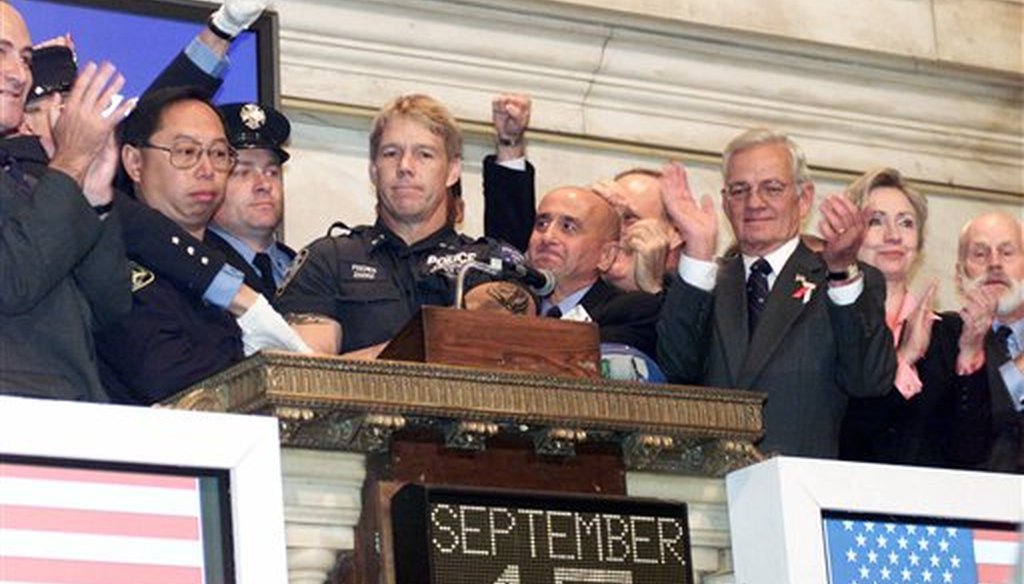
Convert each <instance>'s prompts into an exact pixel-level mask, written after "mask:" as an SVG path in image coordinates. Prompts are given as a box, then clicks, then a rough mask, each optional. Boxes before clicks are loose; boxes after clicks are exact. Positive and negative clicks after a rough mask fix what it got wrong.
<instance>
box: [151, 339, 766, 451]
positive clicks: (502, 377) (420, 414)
mask: <svg viewBox="0 0 1024 584" xmlns="http://www.w3.org/2000/svg"><path fill="white" fill-rule="evenodd" d="M762 401H763V396H762V395H761V394H757V393H753V392H747V391H737V390H727V389H717V388H706V387H691V386H678V385H660V384H642V383H633V382H618V381H606V380H594V379H573V378H562V377H552V376H544V375H537V374H530V373H517V372H506V371H490V370H482V369H472V368H468V367H454V366H443V365H430V364H422V363H407V362H396V361H355V360H347V359H342V358H340V357H321V356H317V357H311V356H302V355H296V354H291V353H272V352H271V353H260V354H257V355H255V356H253V357H251V358H249V359H247V360H245V361H243V362H242V363H239V364H238V365H236V366H234V367H232V368H230V369H228V370H226V371H223V372H222V373H220V374H218V375H215V376H213V377H211V378H209V379H207V380H205V381H203V382H201V383H199V384H197V385H195V386H193V387H192V388H190V389H188V390H186V391H184V392H182V393H180V394H178V395H177V396H175V397H174V398H172V399H171V400H169V402H167V404H166V405H170V406H172V407H179V408H185V409H196V408H202V409H207V410H210V409H222V410H223V411H228V412H238V413H253V414H266V415H274V416H277V417H278V418H279V420H280V424H281V440H282V444H283V445H285V446H298V447H305V448H326V449H341V450H362V451H379V450H382V449H386V448H387V444H388V440H389V439H390V436H391V434H392V433H394V432H396V431H399V430H402V429H403V428H405V427H406V426H409V427H421V426H426V427H434V428H436V429H438V430H440V431H441V433H443V434H444V435H445V436H446V438H447V443H448V445H449V447H453V448H465V449H479V448H482V447H483V445H482V444H483V442H485V441H486V439H487V438H489V437H491V436H493V435H496V434H498V433H502V432H504V433H509V432H511V433H519V434H524V435H529V436H530V437H532V438H533V439H534V441H535V443H537V444H539V445H541V446H539V447H540V448H541V450H542V451H546V452H547V453H549V454H559V453H563V454H566V455H571V454H572V451H573V449H572V445H573V444H575V443H579V442H581V441H607V440H613V441H619V442H622V443H623V444H624V446H625V447H627V448H628V449H629V450H631V451H632V452H634V453H635V454H638V455H639V454H640V453H641V452H643V453H644V454H643V455H639V456H635V457H634V458H635V460H636V463H637V464H638V465H639V466H648V465H649V464H650V463H652V462H653V459H654V458H656V457H654V456H653V454H654V453H664V452H670V451H678V450H679V448H681V447H682V446H684V445H686V446H690V447H691V449H690V456H691V457H692V456H693V454H694V451H693V450H692V448H693V447H695V445H701V444H704V443H709V442H710V443H713V444H714V447H713V450H714V452H715V453H716V454H717V455H716V456H714V457H713V458H715V459H716V462H715V464H716V465H717V464H721V463H722V456H721V454H722V453H723V452H724V451H730V452H731V453H732V454H733V456H735V454H737V453H742V452H746V451H745V450H744V448H739V449H738V450H736V449H735V448H727V447H726V446H725V445H727V444H730V443H736V444H740V445H750V444H752V443H753V442H754V441H756V440H757V438H759V437H760V435H761V431H762V417H761V404H762ZM556 446H557V447H558V448H555V447H556ZM706 448H711V446H710V445H709V446H708V447H706ZM706 448H705V449H706ZM723 448H724V449H725V450H724V451H723V450H722V449H723ZM751 448H752V447H751ZM726 458H732V456H729V457H726ZM688 466H702V465H701V464H700V463H699V462H698V461H695V460H691V461H690V462H689V463H688Z"/></svg>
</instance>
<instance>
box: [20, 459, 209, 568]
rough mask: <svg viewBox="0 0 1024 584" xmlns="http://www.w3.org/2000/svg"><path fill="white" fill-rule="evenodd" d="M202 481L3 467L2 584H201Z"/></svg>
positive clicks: (92, 471)
mask: <svg viewBox="0 0 1024 584" xmlns="http://www.w3.org/2000/svg"><path fill="white" fill-rule="evenodd" d="M200 512H201V506H200V493H199V479H197V478H195V477H187V476H169V475H160V474H146V473H138V472H121V471H109V470H92V469H75V468H63V467H56V466H43V465H32V464H12V463H0V584H30V583H31V584H43V583H46V584H121V583H124V584H129V583H131V584H136V583H138V582H161V583H167V584H203V582H204V580H205V578H204V575H203V573H204V566H203V545H202V529H201V523H200Z"/></svg>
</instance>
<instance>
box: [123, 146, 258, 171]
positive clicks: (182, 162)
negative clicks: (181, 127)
mask: <svg viewBox="0 0 1024 584" xmlns="http://www.w3.org/2000/svg"><path fill="white" fill-rule="evenodd" d="M139 147H140V148H152V149H153V150H163V151H164V152H167V153H168V154H170V155H171V166H173V167H174V168H177V169H179V170H189V169H191V168H195V166H196V165H197V164H199V159H200V158H202V156H203V152H205V153H206V156H207V157H208V158H209V159H210V166H212V167H213V168H214V170H220V171H228V170H231V168H232V167H233V166H234V165H235V161H237V160H238V152H235V149H234V148H232V147H231V145H230V144H228V143H227V141H225V140H214V141H213V142H212V143H210V145H209V146H207V147H206V148H205V149H204V148H203V144H202V143H201V142H197V141H195V140H189V139H178V140H175V141H174V143H173V144H171V146H170V147H169V148H168V147H167V146H158V145H156V144H150V143H149V142H146V143H143V144H141V145H140V146H139Z"/></svg>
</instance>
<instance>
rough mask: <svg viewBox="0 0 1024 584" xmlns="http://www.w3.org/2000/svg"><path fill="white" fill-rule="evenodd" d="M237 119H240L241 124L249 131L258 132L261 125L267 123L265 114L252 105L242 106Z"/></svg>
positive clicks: (261, 109) (259, 108) (258, 107)
mask: <svg viewBox="0 0 1024 584" xmlns="http://www.w3.org/2000/svg"><path fill="white" fill-rule="evenodd" d="M238 117H240V118H242V123H243V124H245V127H247V128H249V129H250V130H258V129H260V128H262V127H263V124H265V123H267V114H266V112H264V111H263V108H261V107H260V106H258V105H256V104H254V103H247V104H245V105H243V106H242V109H241V110H240V111H239V112H238Z"/></svg>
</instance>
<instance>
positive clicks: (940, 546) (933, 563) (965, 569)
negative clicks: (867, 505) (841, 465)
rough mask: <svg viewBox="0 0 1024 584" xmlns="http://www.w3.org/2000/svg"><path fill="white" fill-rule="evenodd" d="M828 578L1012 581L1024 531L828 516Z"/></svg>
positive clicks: (949, 583) (905, 583) (840, 583)
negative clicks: (1021, 532)
mask: <svg viewBox="0 0 1024 584" xmlns="http://www.w3.org/2000/svg"><path fill="white" fill-rule="evenodd" d="M824 522H825V526H824V527H825V548H826V553H827V555H828V574H829V584H889V583H892V584H897V583H898V584H1011V580H1012V578H1013V572H1014V566H1015V564H1016V561H1017V558H1018V554H1019V546H1020V534H1019V533H1017V532H1016V531H1015V530H1014V529H1012V528H1010V527H1007V528H1005V529H991V528H989V529H974V528H971V527H965V526H963V525H960V526H950V525H929V524H927V523H920V522H906V521H899V520H891V519H890V520H885V519H883V520H879V521H873V520H863V519H852V518H826V519H825V520H824Z"/></svg>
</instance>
